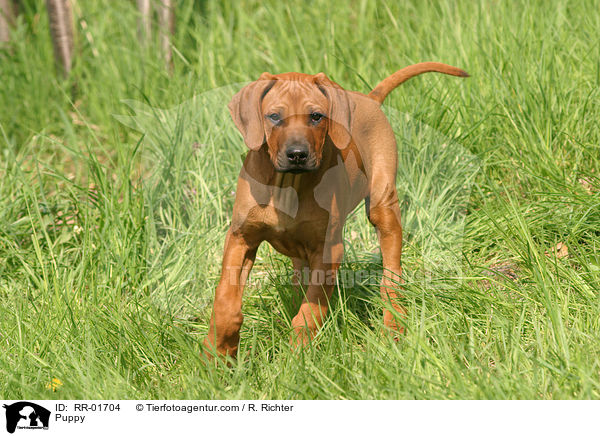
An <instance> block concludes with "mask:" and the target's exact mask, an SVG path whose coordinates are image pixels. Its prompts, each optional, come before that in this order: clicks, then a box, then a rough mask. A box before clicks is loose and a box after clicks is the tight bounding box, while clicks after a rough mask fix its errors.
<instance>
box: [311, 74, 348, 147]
mask: <svg viewBox="0 0 600 436" xmlns="http://www.w3.org/2000/svg"><path fill="white" fill-rule="evenodd" d="M315 83H316V84H317V86H318V87H319V90H320V91H321V92H322V93H323V94H324V95H325V97H327V99H328V100H329V114H328V115H327V121H328V123H329V125H328V130H327V132H328V134H329V137H330V138H331V140H332V141H333V143H334V144H335V146H336V147H337V148H339V149H344V148H346V147H347V146H348V144H349V143H350V140H351V139H352V132H351V128H350V126H351V125H352V114H353V112H354V108H355V107H356V103H354V101H352V100H351V99H350V98H349V97H348V93H347V92H346V91H345V90H344V89H343V88H342V87H341V86H340V85H338V84H337V83H335V82H332V81H331V80H330V79H329V77H327V76H326V75H325V74H324V73H319V74H317V75H315Z"/></svg>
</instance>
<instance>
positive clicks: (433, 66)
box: [368, 62, 469, 104]
mask: <svg viewBox="0 0 600 436" xmlns="http://www.w3.org/2000/svg"><path fill="white" fill-rule="evenodd" d="M432 72H435V73H444V74H449V75H451V76H458V77H469V73H467V72H466V71H463V70H461V69H460V68H456V67H453V66H451V65H446V64H442V63H440V62H421V63H420V64H414V65H409V66H408V67H404V68H402V69H401V70H398V71H396V72H395V73H394V74H392V75H391V76H389V77H388V78H386V79H383V80H382V81H381V82H379V84H378V85H377V86H376V87H375V88H373V91H371V92H370V93H369V95H368V96H369V97H371V98H372V99H373V100H375V101H377V102H379V104H381V103H383V100H385V98H386V97H387V96H388V94H389V93H390V92H392V91H393V90H394V89H395V88H397V87H398V86H400V85H401V84H402V83H404V82H406V81H407V80H408V79H410V78H411V77H415V76H418V75H419V74H423V73H432Z"/></svg>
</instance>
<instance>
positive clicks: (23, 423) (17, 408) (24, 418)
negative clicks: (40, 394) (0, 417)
mask: <svg viewBox="0 0 600 436" xmlns="http://www.w3.org/2000/svg"><path fill="white" fill-rule="evenodd" d="M3 407H4V408H5V409H6V431H8V432H9V433H14V432H15V430H16V429H17V428H19V429H44V430H47V429H48V424H49V421H50V411H49V410H48V409H45V408H44V407H42V406H38V405H37V404H35V403H30V402H28V401H19V402H18V403H13V404H11V405H6V404H5V405H4V406H3Z"/></svg>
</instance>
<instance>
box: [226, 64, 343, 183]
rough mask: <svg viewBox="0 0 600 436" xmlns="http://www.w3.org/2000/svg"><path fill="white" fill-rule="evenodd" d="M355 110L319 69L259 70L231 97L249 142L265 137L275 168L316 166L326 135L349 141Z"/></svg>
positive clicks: (256, 146)
mask: <svg viewBox="0 0 600 436" xmlns="http://www.w3.org/2000/svg"><path fill="white" fill-rule="evenodd" d="M353 110H354V102H353V101H352V100H351V99H349V98H348V95H347V93H346V91H344V90H343V89H342V88H341V87H340V86H339V85H337V84H336V83H334V82H332V81H331V80H329V78H328V77H327V76H326V75H325V74H323V73H319V74H316V75H314V76H311V75H308V74H300V73H287V74H279V75H272V74H269V73H263V74H262V75H261V76H260V78H259V79H258V80H257V81H256V82H252V83H250V84H249V85H247V86H246V87H244V88H242V89H241V90H240V92H238V93H237V94H236V95H234V97H233V99H232V100H231V102H230V103H229V111H230V113H231V117H232V118H233V121H234V122H235V125H236V126H237V128H238V129H239V131H240V132H241V133H242V136H243V137H244V141H245V142H246V145H247V146H248V148H250V149H251V150H258V149H260V148H261V147H262V146H263V145H264V144H265V143H266V146H267V150H268V153H269V157H270V159H271V162H272V163H273V166H274V167H275V170H276V171H279V172H292V173H301V172H306V171H314V170H317V169H318V168H319V166H320V165H321V160H322V157H323V147H324V145H325V142H326V138H327V136H329V137H330V138H331V142H333V144H335V146H336V147H338V148H340V149H343V148H345V147H346V146H347V145H348V143H349V142H350V139H351V134H350V125H351V120H352V112H353Z"/></svg>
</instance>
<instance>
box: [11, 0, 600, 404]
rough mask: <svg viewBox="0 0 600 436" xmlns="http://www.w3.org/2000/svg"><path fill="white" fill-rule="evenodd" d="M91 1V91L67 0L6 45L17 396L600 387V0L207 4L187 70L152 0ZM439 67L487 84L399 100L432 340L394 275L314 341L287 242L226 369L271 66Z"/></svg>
mask: <svg viewBox="0 0 600 436" xmlns="http://www.w3.org/2000/svg"><path fill="white" fill-rule="evenodd" d="M78 5H79V9H80V11H79V12H78V14H79V15H78V17H77V18H78V19H84V20H85V21H86V23H87V25H88V29H89V32H90V34H91V35H92V36H93V38H92V39H91V40H90V39H87V38H80V39H79V40H78V43H77V50H78V51H77V53H78V55H77V56H76V59H75V63H74V65H73V71H72V73H71V75H70V77H69V79H68V80H66V81H63V80H62V79H61V78H60V75H59V73H58V72H57V71H56V70H55V68H54V65H53V56H52V46H51V42H50V39H49V29H48V20H47V15H46V13H45V11H44V2H43V1H41V0H29V1H27V2H24V5H23V8H22V14H21V16H20V17H19V19H18V22H17V25H16V27H15V28H14V30H13V35H12V42H11V43H10V44H9V45H8V46H4V47H2V48H0V77H1V78H2V82H1V84H0V107H1V108H2V109H1V110H0V344H1V345H0V347H1V348H0V350H1V351H2V352H1V353H0V396H2V397H5V398H207V399H216V398H257V397H260V398H282V399H283V398H294V399H311V398H320V399H342V398H348V399H357V398H361V399H387V398H404V399H412V398H417V399H421V398H444V399H446V398H447V399H465V398H474V399H480V398H494V399H507V398H528V399H537V398H539V399H542V398H543V399H549V398H598V397H599V396H600V357H599V356H600V343H599V340H598V338H599V337H600V297H599V293H598V291H599V289H600V244H599V242H598V241H599V235H600V181H599V179H598V176H599V174H600V158H599V156H600V153H599V151H600V150H599V145H598V144H600V133H599V130H598V127H597V124H598V120H599V119H600V91H599V89H600V87H599V85H600V63H599V62H598V59H599V58H600V45H598V42H597V35H598V33H599V32H600V15H598V13H597V7H596V6H597V5H596V4H595V3H594V2H592V1H580V2H571V3H565V2H560V1H551V2H550V3H548V2H541V1H529V2H520V3H514V2H513V3H509V2H491V1H480V2H468V3H467V2H462V3H460V2H459V3H456V2H451V1H441V0H440V1H436V2H433V3H431V2H394V1H378V2H369V1H353V2H351V3H350V4H348V3H346V2H338V1H313V2H310V3H298V4H297V5H292V4H291V3H287V2H279V1H267V2H258V1H250V0H245V1H243V2H231V3H225V4H222V3H221V2H216V1H215V2H209V1H206V2H192V1H181V2H178V7H177V27H176V34H175V35H174V38H173V61H174V65H173V72H172V75H169V73H168V71H167V70H166V69H165V67H164V61H163V59H162V58H161V54H160V50H158V45H156V44H149V45H148V47H142V46H140V45H139V44H138V42H137V39H136V38H137V35H136V29H137V19H138V16H137V12H136V10H135V2H109V1H108V0H103V1H87V0H86V1H83V0H81V1H79V2H78ZM90 41H92V42H90ZM92 44H93V45H92ZM426 60H435V61H442V62H446V63H449V64H453V65H457V66H460V67H462V68H464V69H466V70H467V71H468V72H469V73H470V74H471V76H472V77H471V78H469V79H468V80H459V79H456V78H449V77H440V76H435V75H428V76H422V77H419V78H416V79H414V80H412V81H410V82H409V83H407V84H405V85H403V86H402V88H401V89H398V90H396V91H395V92H394V93H393V94H392V95H391V96H390V97H389V99H388V100H386V107H385V110H386V112H387V113H388V115H389V117H390V119H391V120H392V123H393V126H394V128H395V131H396V134H397V139H398V144H399V149H398V153H399V157H400V158H399V162H400V165H399V172H398V190H399V193H400V196H401V202H402V207H403V219H404V224H405V235H406V236H405V249H404V271H405V284H404V285H403V294H404V295H405V297H406V306H407V308H408V318H407V319H406V325H407V334H406V335H405V336H404V337H403V338H402V339H401V340H400V341H399V342H398V343H396V342H393V341H391V340H389V339H388V338H386V337H384V336H381V335H380V327H381V303H380V301H379V298H378V296H377V293H378V290H377V287H376V286H373V285H372V280H367V281H366V282H360V281H359V282H354V283H347V282H343V281H342V282H340V284H339V286H338V287H337V288H336V291H335V293H334V298H333V302H332V311H331V314H330V316H329V318H328V320H327V322H326V324H325V326H324V328H323V331H322V332H321V334H320V335H319V338H318V341H317V343H316V344H315V346H314V347H312V348H309V349H307V350H304V351H303V352H294V351H292V350H291V349H290V347H289V344H288V333H289V328H290V319H291V317H292V316H293V315H294V312H293V310H294V308H293V304H292V301H291V286H290V284H289V271H290V263H289V261H288V260H287V259H286V258H285V257H283V256H280V255H278V254H276V253H275V251H274V250H273V249H272V248H271V247H269V246H268V245H263V246H262V247H261V249H260V251H259V254H258V262H257V265H256V267H255V270H254V271H253V274H252V281H251V283H250V285H249V286H248V289H247V291H246V294H245V297H244V307H243V311H244V314H245V323H244V326H243V328H242V339H241V348H240V353H239V358H238V360H237V362H236V363H235V364H234V365H233V366H232V367H227V366H225V365H206V364H205V363H204V362H203V360H202V359H201V358H200V343H201V340H202V337H203V336H204V334H205V332H206V330H207V322H208V317H209V315H210V303H211V299H212V294H213V292H214V288H215V286H216V283H217V279H218V275H219V268H220V260H221V254H222V244H223V239H224V235H225V231H226V228H227V225H228V222H229V218H230V214H231V208H232V204H233V200H234V195H233V191H234V189H235V182H236V177H237V173H238V171H239V169H240V166H241V155H242V154H243V153H244V152H245V147H244V145H243V143H242V140H241V138H240V136H239V134H238V133H237V132H236V130H235V128H234V126H233V123H232V122H231V121H230V120H229V117H228V113H227V109H226V104H227V102H228V100H229V98H230V96H231V95H232V94H233V93H234V92H235V90H236V89H238V88H239V86H240V84H241V83H243V82H247V81H250V80H253V79H255V78H256V77H258V76H259V75H260V73H262V72H263V71H270V72H272V73H279V72H285V71H302V72H308V73H317V72H319V71H324V72H326V73H327V74H328V75H329V76H330V77H331V78H332V79H333V80H335V81H337V82H338V83H340V84H341V85H342V86H344V87H345V88H347V89H353V90H359V91H368V90H370V89H371V88H372V86H373V85H375V84H376V83H377V82H378V81H379V80H381V79H382V78H384V77H386V76H387V75H389V74H391V73H392V72H394V71H395V70H397V69H399V68H400V67H402V66H405V65H407V64H410V63H415V62H419V61H426ZM345 234H346V260H345V266H346V268H349V269H352V268H362V269H365V268H366V269H367V270H368V271H369V274H370V275H376V274H377V271H378V270H379V269H380V265H381V260H380V255H379V251H378V246H377V242H376V237H375V234H374V231H373V230H372V229H371V228H370V225H369V224H368V222H367V220H366V218H365V215H364V211H363V209H362V208H359V209H357V211H356V212H355V213H354V214H353V215H352V216H351V217H350V219H349V222H348V224H347V228H346V232H345ZM559 243H560V244H562V247H563V248H562V249H560V247H561V245H558V249H557V244H559ZM565 247H566V249H565ZM52 378H58V379H60V380H61V382H62V385H61V386H59V387H58V388H57V389H56V390H52V389H49V387H48V384H49V382H50V381H51V379H52Z"/></svg>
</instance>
